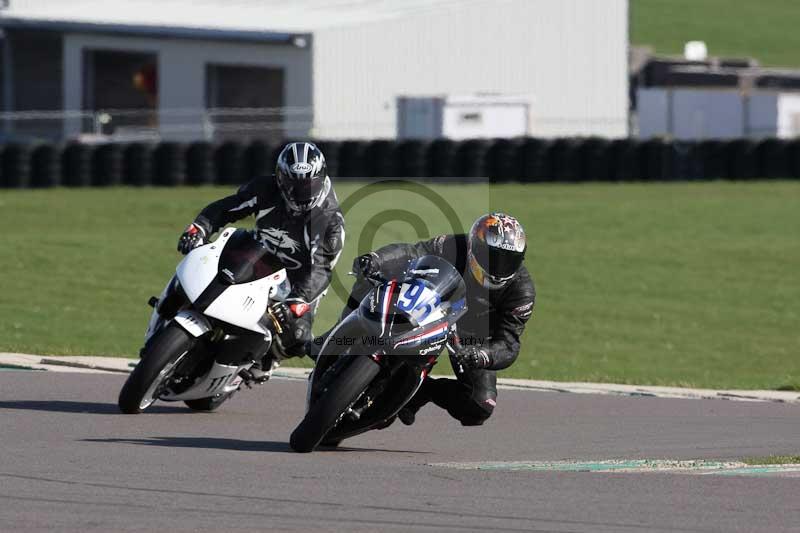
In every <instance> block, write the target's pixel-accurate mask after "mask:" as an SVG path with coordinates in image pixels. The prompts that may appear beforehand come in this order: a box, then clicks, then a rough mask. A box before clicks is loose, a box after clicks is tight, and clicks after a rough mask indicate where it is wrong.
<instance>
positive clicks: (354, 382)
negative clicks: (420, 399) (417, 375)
mask: <svg viewBox="0 0 800 533" xmlns="http://www.w3.org/2000/svg"><path fill="white" fill-rule="evenodd" d="M379 371H380V365H378V363H376V362H375V361H373V360H372V359H371V358H369V357H367V356H364V355H360V356H358V357H356V358H355V359H353V361H352V362H351V363H350V365H349V366H348V367H347V368H345V369H344V370H343V371H342V373H341V374H339V375H338V376H337V377H336V380H335V381H334V382H333V383H331V385H330V386H329V387H328V389H327V390H326V391H325V392H324V393H323V394H322V395H321V396H320V397H319V398H318V399H317V401H316V402H315V403H314V404H313V405H312V406H311V407H310V408H309V410H308V412H307V413H306V416H305V418H303V421H302V422H300V424H299V425H298V426H297V427H296V428H295V430H294V431H293V432H292V436H291V437H290V438H289V446H291V447H292V449H293V450H294V451H296V452H300V453H308V452H311V451H313V450H314V448H316V447H317V446H319V444H320V442H322V441H323V439H325V436H326V435H327V433H328V432H329V431H330V430H331V429H333V427H334V426H335V425H336V422H337V421H338V420H339V418H340V417H341V416H342V413H344V412H345V411H346V410H347V409H348V408H349V407H350V406H351V405H353V403H354V402H355V401H356V400H357V399H358V397H359V396H361V394H362V393H363V392H364V390H365V389H366V388H367V386H368V385H369V384H370V383H371V382H372V380H373V379H374V378H375V376H377V375H378V372H379ZM327 442H330V443H336V445H338V444H339V442H341V440H339V441H337V440H336V439H335V438H333V439H329V440H328V441H327Z"/></svg>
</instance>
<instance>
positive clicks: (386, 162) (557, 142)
mask: <svg viewBox="0 0 800 533" xmlns="http://www.w3.org/2000/svg"><path fill="white" fill-rule="evenodd" d="M315 142H316V143H317V144H318V145H319V147H320V148H321V149H322V150H323V152H324V153H325V154H326V159H327V162H328V173H329V174H330V175H331V176H333V177H334V179H343V180H348V179H365V178H367V179H368V178H371V177H375V178H380V177H399V178H404V177H408V178H421V179H430V180H433V181H438V182H445V183H446V182H463V181H467V182H469V181H482V180H483V179H485V178H489V179H490V180H491V181H492V182H524V183H534V182H546V181H559V182H570V183H575V182H583V181H670V180H715V179H734V180H752V179H765V178H766V179H791V178H794V179H800V139H795V140H782V139H764V140H750V139H732V140H708V141H701V142H691V141H667V140H661V139H651V140H647V141H639V140H636V139H613V140H608V139H600V138H585V139H575V138H564V139H537V138H520V139H486V140H466V141H454V140H449V139H437V140H434V141H421V140H403V141H388V140H375V141H362V140H350V141H325V140H317V141H315ZM282 146H283V145H282V144H272V143H269V142H266V141H259V140H257V141H252V142H250V143H239V142H225V143H222V144H219V145H213V144H210V143H206V142H197V143H192V144H190V145H188V146H187V145H184V144H180V143H160V144H146V143H134V144H127V145H122V144H101V145H96V146H95V145H84V144H77V143H68V144H65V145H53V144H41V143H37V144H30V145H28V144H18V143H14V144H7V145H4V146H0V187H3V188H26V187H53V186H58V185H62V186H66V187H88V186H114V185H119V184H125V185H135V186H145V185H161V186H174V185H184V184H189V185H207V184H218V185H227V186H238V185H239V184H241V183H243V182H245V181H247V180H249V179H251V178H252V177H255V176H259V175H265V174H270V173H272V172H273V171H274V165H275V160H276V157H277V155H278V153H279V152H280V150H281V149H282Z"/></svg>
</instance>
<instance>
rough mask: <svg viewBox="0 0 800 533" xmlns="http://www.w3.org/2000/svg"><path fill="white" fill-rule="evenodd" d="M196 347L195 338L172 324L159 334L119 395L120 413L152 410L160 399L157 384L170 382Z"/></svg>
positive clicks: (131, 413) (151, 342)
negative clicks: (181, 361)
mask: <svg viewBox="0 0 800 533" xmlns="http://www.w3.org/2000/svg"><path fill="white" fill-rule="evenodd" d="M193 346H194V338H193V337H192V336H190V335H189V334H188V333H186V332H185V331H184V330H183V329H181V327H180V326H178V325H177V324H170V325H168V326H167V327H166V328H164V329H162V330H161V331H159V332H158V333H156V336H155V337H154V338H153V339H152V340H151V341H150V342H149V343H148V345H147V348H146V349H145V352H144V353H143V354H142V360H141V361H139V364H138V365H136V368H134V369H133V372H131V374H130V376H128V380H127V381H126V382H125V385H123V386H122V390H121V391H120V392H119V400H118V401H117V405H119V409H120V411H122V412H123V413H125V414H129V415H133V414H138V413H141V412H142V411H144V410H145V409H147V408H148V407H150V405H151V404H152V403H153V402H154V401H155V400H156V399H157V398H155V397H153V396H156V394H155V393H157V391H158V386H159V385H160V383H156V381H159V382H163V381H164V380H165V379H166V378H168V377H169V375H170V374H171V372H172V371H174V369H175V366H176V363H177V362H178V360H179V359H180V358H181V357H183V356H184V355H185V354H187V353H189V352H190V351H191V349H192V347H193ZM154 386H155V389H153V387H154Z"/></svg>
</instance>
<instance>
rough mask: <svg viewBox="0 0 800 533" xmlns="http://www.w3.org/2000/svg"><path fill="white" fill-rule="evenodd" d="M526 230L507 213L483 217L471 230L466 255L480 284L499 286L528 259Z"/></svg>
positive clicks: (509, 279) (503, 284) (506, 281)
mask: <svg viewBox="0 0 800 533" xmlns="http://www.w3.org/2000/svg"><path fill="white" fill-rule="evenodd" d="M526 248H527V245H526V239H525V230H523V229H522V225H521V224H520V223H519V222H518V221H517V219H516V218H514V217H512V216H511V215H506V214H505V213H490V214H488V215H484V216H482V217H480V218H479V219H478V220H476V221H475V223H474V224H473V225H472V229H470V230H469V244H468V248H467V258H468V261H469V269H470V271H471V272H472V275H473V276H474V277H475V280H476V281H477V282H478V284H480V285H483V286H484V287H486V288H487V289H500V288H502V287H504V286H505V285H506V284H508V282H509V281H511V279H512V278H513V277H514V275H515V274H516V273H517V270H518V269H519V267H520V265H522V261H523V259H525V250H526Z"/></svg>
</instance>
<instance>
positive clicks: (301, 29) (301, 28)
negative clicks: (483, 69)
mask: <svg viewBox="0 0 800 533" xmlns="http://www.w3.org/2000/svg"><path fill="white" fill-rule="evenodd" d="M477 2H482V3H490V0H229V1H225V0H69V1H65V0H10V5H9V7H8V9H5V10H3V11H0V24H2V19H6V21H7V22H9V23H12V22H13V23H16V24H25V25H28V26H30V25H35V24H37V23H41V24H42V25H43V26H44V25H49V26H50V27H53V26H54V25H58V24H62V25H71V26H73V27H82V28H89V29H91V28H92V27H98V28H99V27H104V28H113V27H114V26H122V27H127V28H133V27H145V28H146V27H154V28H155V27H161V28H173V29H184V30H185V29H189V30H193V29H197V30H203V29H208V30H222V31H227V32H231V31H233V32H235V31H243V32H256V33H258V32H294V33H312V32H313V31H314V30H317V29H321V28H330V27H339V26H348V25H353V24H367V23H371V22H379V21H381V20H386V19H392V18H398V17H405V16H409V15H412V14H424V13H426V12H441V11H442V10H444V11H447V10H455V9H458V8H459V7H460V6H463V5H465V4H474V3H477Z"/></svg>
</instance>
